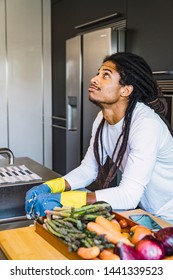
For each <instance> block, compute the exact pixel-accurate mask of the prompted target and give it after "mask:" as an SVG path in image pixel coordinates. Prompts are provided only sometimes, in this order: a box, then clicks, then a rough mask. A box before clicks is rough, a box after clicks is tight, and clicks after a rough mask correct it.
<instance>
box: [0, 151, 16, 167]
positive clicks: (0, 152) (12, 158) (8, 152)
mask: <svg viewBox="0 0 173 280" xmlns="http://www.w3.org/2000/svg"><path fill="white" fill-rule="evenodd" d="M0 154H6V155H7V156H8V158H9V164H14V154H13V152H12V151H11V150H10V149H8V148H0Z"/></svg>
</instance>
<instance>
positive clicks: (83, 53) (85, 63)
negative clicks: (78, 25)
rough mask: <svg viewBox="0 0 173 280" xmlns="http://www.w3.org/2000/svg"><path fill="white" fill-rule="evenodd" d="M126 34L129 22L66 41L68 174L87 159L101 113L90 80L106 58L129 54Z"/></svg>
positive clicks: (123, 21) (92, 31) (85, 33)
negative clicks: (90, 94)
mask: <svg viewBox="0 0 173 280" xmlns="http://www.w3.org/2000/svg"><path fill="white" fill-rule="evenodd" d="M125 33H126V20H121V21H118V22H115V23H114V24H111V25H109V26H105V27H102V28H100V29H99V28H98V29H95V30H93V29H92V30H90V31H87V32H81V33H80V34H78V35H77V36H75V37H74V38H70V39H68V40H67V41H66V108H67V127H66V172H69V171H71V170H72V169H74V168H75V167H77V166H78V165H79V164H80V162H81V159H82V158H83V157H84V155H85V153H86V151H87V147H88V146H89V141H90V137H91V129H92V124H93V121H94V119H95V117H96V115H97V113H98V111H99V110H100V109H99V108H98V107H96V105H94V104H92V103H91V102H90V101H89V100H88V87H89V85H90V79H91V78H92V77H93V76H95V75H96V73H97V70H98V68H99V67H100V66H101V64H102V61H103V58H104V57H105V56H106V55H108V54H111V53H113V52H118V51H125Z"/></svg>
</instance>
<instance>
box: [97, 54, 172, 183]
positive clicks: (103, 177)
mask: <svg viewBox="0 0 173 280" xmlns="http://www.w3.org/2000/svg"><path fill="white" fill-rule="evenodd" d="M106 61H111V62H112V63H114V64H115V66H116V70H117V72H118V73H119V75H120V81H119V83H120V85H123V86H125V85H132V86H133V92H132V93H131V95H130V96H129V103H128V107H127V109H126V112H125V116H124V122H123V126H122V132H121V134H120V136H119V138H118V140H117V143H116V144H115V148H114V151H113V154H112V158H111V163H112V165H111V167H110V170H109V171H108V172H106V169H105V166H104V165H103V164H102V162H103V143H102V132H103V126H104V123H105V119H104V118H103V119H102V121H101V123H100V125H99V126H98V129H97V131H96V136H95V141H94V154H95V158H96V161H97V164H98V176H97V182H98V185H99V187H101V188H107V187H108V186H109V184H110V182H111V181H112V180H113V179H114V178H115V176H116V174H117V172H118V169H119V167H120V165H121V162H122V160H123V156H124V153H125V151H126V148H127V141H128V137H129V131H130V124H131V119H132V113H133V110H134V108H135V106H136V103H137V102H143V103H144V104H145V105H147V106H149V107H150V108H151V109H153V110H154V111H155V112H156V113H157V114H158V115H159V116H160V117H161V118H162V120H163V121H164V122H165V123H166V125H167V127H168V129H169V131H170V133H171V134H172V135H173V131H172V128H171V126H170V124H169V123H168V121H167V120H166V118H165V116H166V114H167V103H166V101H165V99H164V97H163V94H162V92H161V90H160V89H159V87H158V86H157V83H156V81H155V79H154V77H153V75H152V71H151V68H150V67H149V65H148V64H147V63H146V61H145V60H144V59H143V58H142V57H140V56H138V55H136V54H132V53H129V52H118V53H115V54H112V55H110V56H106V57H105V58H104V60H103V63H104V62H106ZM120 140H122V141H121V145H120V148H119V150H118V152H117V157H116V160H115V162H113V158H114V155H115V152H116V151H117V147H118V144H119V143H120ZM99 143H100V146H101V157H100V155H99Z"/></svg>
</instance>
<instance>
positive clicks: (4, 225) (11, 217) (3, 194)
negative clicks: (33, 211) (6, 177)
mask: <svg viewBox="0 0 173 280" xmlns="http://www.w3.org/2000/svg"><path fill="white" fill-rule="evenodd" d="M20 165H25V166H26V167H27V168H28V169H29V170H31V171H32V172H34V173H35V174H37V175H38V176H39V177H41V179H40V180H33V181H32V180H31V181H28V182H16V183H10V184H9V183H3V184H0V230H4V229H8V228H13V227H21V226H26V224H30V223H32V221H28V220H27V219H26V216H25V195H26V192H27V190H28V189H30V188H31V187H33V186H35V185H39V184H41V183H43V182H45V181H48V180H51V179H54V178H57V177H60V174H58V173H56V172H54V171H52V170H50V169H49V168H47V167H44V166H43V165H41V164H39V163H37V162H35V161H34V160H32V159H30V158H28V157H20V158H15V160H14V166H20ZM6 166H9V164H8V161H7V160H6V159H0V167H6ZM10 166H13V165H10Z"/></svg>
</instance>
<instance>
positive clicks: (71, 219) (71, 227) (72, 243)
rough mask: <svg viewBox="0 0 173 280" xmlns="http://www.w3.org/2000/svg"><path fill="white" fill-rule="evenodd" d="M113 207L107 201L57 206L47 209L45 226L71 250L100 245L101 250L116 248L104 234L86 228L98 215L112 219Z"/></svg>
mask: <svg viewBox="0 0 173 280" xmlns="http://www.w3.org/2000/svg"><path fill="white" fill-rule="evenodd" d="M111 210H112V209H111V207H110V205H109V204H107V203H105V202H98V203H94V204H92V205H86V206H83V207H81V208H73V207H70V208H69V207H63V208H59V207H55V208H54V210H53V211H47V218H46V219H45V220H44V225H43V226H44V228H46V229H47V230H48V231H50V232H51V233H52V234H54V235H56V236H57V237H59V238H60V239H61V240H62V241H63V242H65V243H66V244H67V245H68V250H69V252H71V251H77V250H78V248H79V247H92V246H95V245H96V246H98V247H99V248H100V250H103V249H106V248H114V244H112V243H111V242H110V241H109V240H108V239H106V238H105V236H104V235H100V236H97V235H96V233H95V232H90V231H88V230H87V229H86V225H87V223H88V222H89V221H95V219H96V217H97V216H100V215H102V216H104V217H106V218H107V219H109V220H111V219H113V218H114V215H112V214H111Z"/></svg>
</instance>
